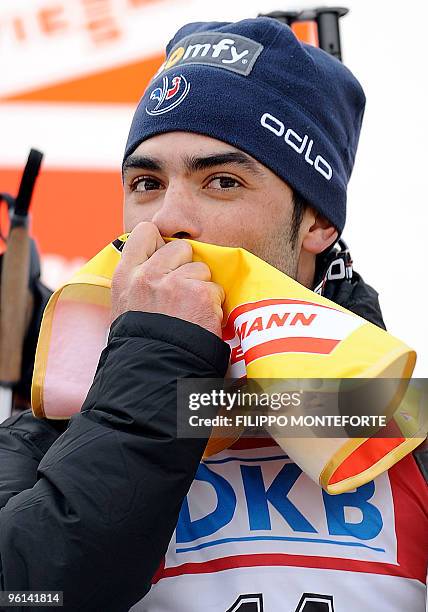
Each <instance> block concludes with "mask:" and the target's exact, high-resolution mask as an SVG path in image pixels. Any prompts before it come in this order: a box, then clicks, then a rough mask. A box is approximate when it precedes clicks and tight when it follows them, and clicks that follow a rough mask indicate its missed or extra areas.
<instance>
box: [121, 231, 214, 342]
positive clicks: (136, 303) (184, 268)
mask: <svg viewBox="0 0 428 612" xmlns="http://www.w3.org/2000/svg"><path fill="white" fill-rule="evenodd" d="M192 255H193V252H192V247H191V245H190V244H189V243H188V242H186V241H185V240H173V241H172V242H168V243H167V244H165V242H164V240H163V239H162V236H161V235H160V233H159V230H158V228H157V227H156V225H154V223H148V222H144V223H139V224H138V225H137V226H136V227H135V228H134V230H133V231H132V232H131V234H130V235H129V238H128V240H127V241H126V244H125V247H124V249H123V253H122V258H121V261H120V263H119V265H118V266H117V268H116V271H115V273H114V276H113V282H112V320H114V319H116V318H117V317H118V316H119V315H121V314H123V313H124V312H127V311H128V310H140V311H142V312H157V313H161V314H165V315H170V316H172V317H177V318H179V319H184V320H185V321H190V323H196V324H197V325H200V326H201V327H204V328H205V329H207V330H208V331H210V332H213V333H214V334H216V335H217V336H219V337H221V323H222V319H223V311H222V308H221V305H222V302H223V300H224V290H223V288H222V287H220V285H217V284H216V283H213V282H211V271H210V269H209V267H208V266H207V265H206V264H204V263H202V262H196V261H192Z"/></svg>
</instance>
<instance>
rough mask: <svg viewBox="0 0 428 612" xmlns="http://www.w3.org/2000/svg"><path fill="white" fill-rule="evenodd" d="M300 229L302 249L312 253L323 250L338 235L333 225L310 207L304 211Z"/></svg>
mask: <svg viewBox="0 0 428 612" xmlns="http://www.w3.org/2000/svg"><path fill="white" fill-rule="evenodd" d="M301 229H302V230H303V234H301V240H302V249H303V250H305V251H307V252H308V253H312V254H313V255H318V253H322V252H323V251H325V250H326V249H327V248H328V247H329V246H331V245H332V244H333V243H334V242H335V241H336V240H337V237H338V235H339V234H338V232H337V230H336V228H335V227H334V225H332V224H331V222H330V221H328V220H327V219H326V218H325V217H323V215H321V213H319V212H317V211H316V210H314V209H313V208H311V207H309V208H308V209H307V210H306V211H305V213H304V216H303V220H302V225H301Z"/></svg>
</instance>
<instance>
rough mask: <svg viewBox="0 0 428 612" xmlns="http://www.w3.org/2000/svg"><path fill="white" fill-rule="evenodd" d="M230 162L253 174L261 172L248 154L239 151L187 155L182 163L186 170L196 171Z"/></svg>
mask: <svg viewBox="0 0 428 612" xmlns="http://www.w3.org/2000/svg"><path fill="white" fill-rule="evenodd" d="M230 164H238V165H240V166H243V167H244V168H246V169H247V170H250V171H251V172H254V174H260V175H261V174H263V172H262V171H261V170H260V168H259V167H258V164H257V162H256V161H255V160H253V159H252V158H251V157H250V156H249V155H246V154H245V153H242V152H241V151H231V152H230V153H212V154H211V155H206V156H203V157H195V156H194V155H192V156H191V157H187V158H185V160H184V165H185V166H186V169H187V171H188V172H197V171H199V170H207V169H209V168H213V167H214V166H225V165H230Z"/></svg>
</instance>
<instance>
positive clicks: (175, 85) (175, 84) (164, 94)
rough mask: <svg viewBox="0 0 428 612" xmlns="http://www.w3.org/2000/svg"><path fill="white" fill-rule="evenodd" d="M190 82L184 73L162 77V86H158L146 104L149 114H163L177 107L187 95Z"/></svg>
mask: <svg viewBox="0 0 428 612" xmlns="http://www.w3.org/2000/svg"><path fill="white" fill-rule="evenodd" d="M189 91H190V83H189V82H188V81H187V79H186V77H184V76H183V75H182V74H180V75H177V76H173V77H167V76H164V77H163V79H162V87H156V88H155V89H153V91H152V92H151V93H150V95H149V102H148V104H147V106H146V113H147V114H148V115H163V114H164V113H168V112H169V111H171V110H173V109H174V108H176V107H177V106H178V105H179V104H181V103H182V102H183V100H184V99H185V98H186V97H187V94H188V93H189Z"/></svg>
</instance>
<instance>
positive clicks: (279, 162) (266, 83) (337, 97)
mask: <svg viewBox="0 0 428 612" xmlns="http://www.w3.org/2000/svg"><path fill="white" fill-rule="evenodd" d="M166 54H167V59H166V61H165V63H164V64H163V66H162V67H161V68H160V70H159V71H158V73H157V74H156V75H155V77H154V79H153V80H152V81H151V83H150V85H149V86H148V88H147V89H146V91H145V93H144V95H143V97H142V99H141V100H140V102H139V104H138V107H137V110H136V112H135V115H134V118H133V121H132V125H131V129H130V132H129V137H128V142H127V144H126V150H125V159H126V158H127V157H128V155H129V154H130V153H132V152H133V151H134V150H135V149H136V148H137V147H138V145H139V144H140V143H141V142H143V141H144V140H147V139H148V138H150V137H152V136H155V135H156V134H162V133H165V132H172V131H184V132H195V133H198V134H204V135H206V136H210V137H211V138H216V139H217V140H221V141H224V142H226V143H228V144H230V145H232V146H234V147H236V148H237V149H240V150H241V151H244V152H246V153H248V154H249V155H251V156H252V157H254V158H255V159H256V160H258V161H259V162H260V163H262V164H263V165H265V166H267V167H268V168H270V169H271V170H272V171H273V172H275V174H277V175H278V176H279V177H280V178H281V179H283V180H284V181H286V182H287V183H288V184H289V185H290V186H291V187H292V188H293V189H295V190H296V191H297V192H298V193H299V194H300V195H301V196H302V197H303V198H304V199H305V200H306V201H307V202H309V203H310V204H311V205H312V206H314V207H315V208H316V209H317V210H318V211H320V212H321V213H322V214H323V215H324V216H325V217H327V219H329V220H330V221H331V222H332V223H333V224H334V225H335V226H336V228H337V229H338V231H339V232H342V230H343V227H344V224H345V217H346V187H347V184H348V181H349V178H350V175H351V172H352V167H353V164H354V159H355V153H356V149H357V144H358V138H359V134H360V128H361V122H362V117H363V113H364V105H365V96H364V92H363V90H362V88H361V86H360V84H359V82H358V81H357V80H356V78H355V77H354V76H353V74H352V73H351V72H350V71H349V70H348V69H347V68H346V67H345V66H344V65H343V64H342V63H341V62H339V61H338V60H337V59H335V58H333V57H332V56H330V55H328V54H327V53H325V52H324V51H322V50H321V49H318V48H316V47H313V46H311V45H308V44H305V43H301V42H299V41H298V40H297V38H296V37H295V35H294V34H293V32H292V31H291V29H290V28H289V27H288V26H286V25H284V24H282V23H280V22H278V21H276V20H274V19H271V18H267V17H259V18H257V19H245V20H243V21H239V22H237V23H216V22H213V23H190V24H188V25H186V26H184V27H183V28H181V29H180V30H179V31H178V32H177V34H176V35H175V36H174V38H173V39H172V40H171V41H170V42H169V44H168V46H167V49H166Z"/></svg>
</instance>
